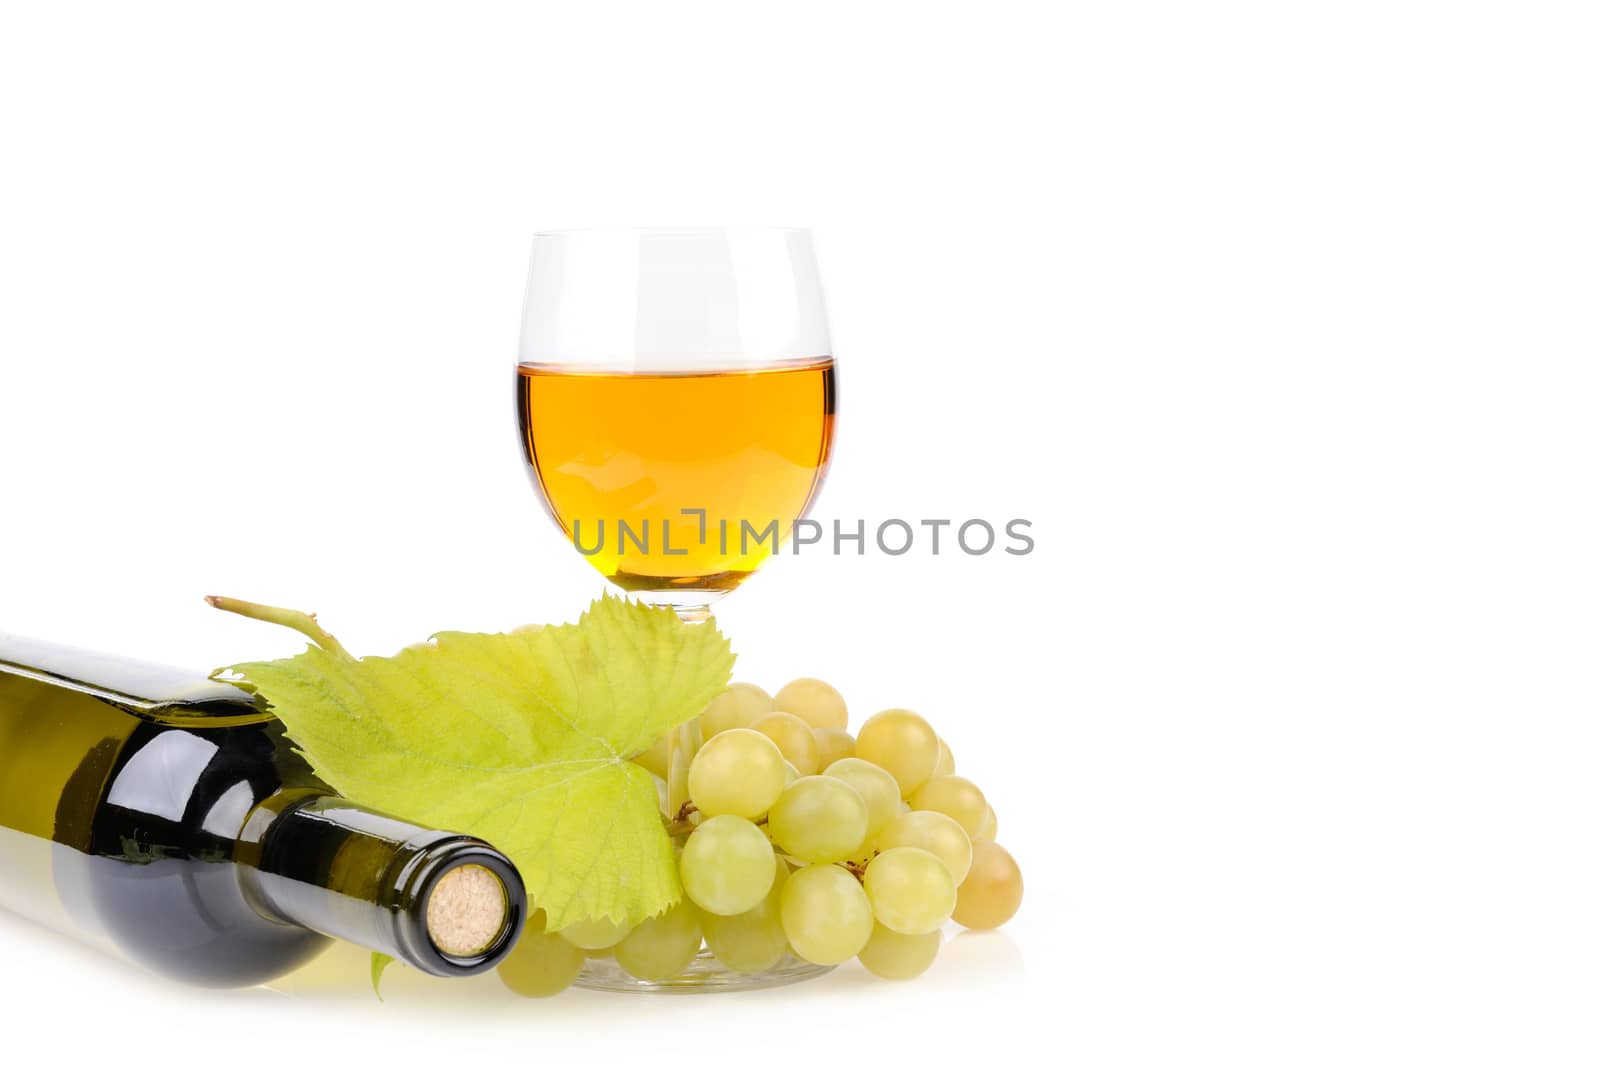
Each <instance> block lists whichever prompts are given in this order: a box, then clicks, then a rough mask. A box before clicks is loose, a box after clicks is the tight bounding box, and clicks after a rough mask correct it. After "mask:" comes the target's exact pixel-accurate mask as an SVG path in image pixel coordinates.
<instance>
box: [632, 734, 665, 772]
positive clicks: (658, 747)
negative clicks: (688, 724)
mask: <svg viewBox="0 0 1600 1065" xmlns="http://www.w3.org/2000/svg"><path fill="white" fill-rule="evenodd" d="M671 739H672V734H671V733H670V732H663V733H662V734H661V735H660V736H658V737H657V738H656V742H655V743H653V744H651V746H650V749H649V750H648V751H645V752H644V753H642V754H640V755H639V756H638V757H636V758H634V760H633V764H634V765H638V766H643V767H644V768H646V769H648V770H650V772H652V773H654V774H655V775H656V776H658V777H660V778H661V779H662V780H665V779H667V760H668V757H669V755H670V751H669V750H668V746H667V745H668V743H669V742H670V741H671Z"/></svg>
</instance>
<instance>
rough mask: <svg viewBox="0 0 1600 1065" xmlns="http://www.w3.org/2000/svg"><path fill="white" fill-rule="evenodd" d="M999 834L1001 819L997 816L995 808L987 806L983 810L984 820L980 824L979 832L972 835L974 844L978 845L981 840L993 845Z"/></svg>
mask: <svg viewBox="0 0 1600 1065" xmlns="http://www.w3.org/2000/svg"><path fill="white" fill-rule="evenodd" d="M999 834H1000V818H999V816H998V815H997V814H995V812H994V807H993V806H987V805H986V806H985V807H984V808H983V820H982V821H980V822H978V831H976V832H974V833H973V834H972V842H974V843H977V842H979V841H980V840H984V841H987V842H990V843H993V842H994V839H995V837H996V836H998V835H999Z"/></svg>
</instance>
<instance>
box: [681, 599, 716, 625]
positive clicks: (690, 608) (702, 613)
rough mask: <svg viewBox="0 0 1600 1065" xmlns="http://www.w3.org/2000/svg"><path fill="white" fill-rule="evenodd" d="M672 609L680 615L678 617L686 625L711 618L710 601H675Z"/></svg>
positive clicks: (696, 623)
mask: <svg viewBox="0 0 1600 1065" xmlns="http://www.w3.org/2000/svg"><path fill="white" fill-rule="evenodd" d="M672 610H673V612H674V613H676V614H677V615H678V619H679V620H680V621H682V622H683V623H684V624H686V625H698V624H700V623H701V622H702V621H710V620H711V605H710V604H709V603H684V604H682V605H679V604H677V603H674V604H673V606H672Z"/></svg>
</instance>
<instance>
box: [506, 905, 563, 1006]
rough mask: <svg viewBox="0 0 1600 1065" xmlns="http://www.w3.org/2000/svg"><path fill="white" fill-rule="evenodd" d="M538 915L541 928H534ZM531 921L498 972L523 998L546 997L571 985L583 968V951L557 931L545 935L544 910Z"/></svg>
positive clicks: (508, 985) (509, 986) (507, 985)
mask: <svg viewBox="0 0 1600 1065" xmlns="http://www.w3.org/2000/svg"><path fill="white" fill-rule="evenodd" d="M535 918H537V920H538V927H539V929H540V930H539V931H536V930H535V929H534V920H535ZM535 918H530V919H529V921H528V929H527V930H526V931H524V932H523V935H522V938H521V939H519V940H518V941H517V945H516V947H515V948H513V949H512V951H511V953H510V954H508V955H506V957H505V959H504V960H503V961H501V962H500V965H499V967H497V968H496V969H495V972H497V973H499V974H500V982H501V983H503V984H505V985H506V987H508V988H510V989H511V990H512V991H513V992H515V993H516V994H518V995H522V996H523V997H524V998H545V997H547V996H549V995H554V994H558V993H560V992H562V991H565V990H566V989H567V988H568V987H570V986H572V982H573V981H574V980H576V979H577V978H578V972H579V971H580V970H581V969H582V968H583V962H584V953H583V951H582V950H580V949H578V948H577V947H575V946H573V945H572V944H571V943H569V942H568V941H567V940H565V939H563V938H562V937H560V936H558V935H545V934H544V933H543V931H542V929H543V927H544V920H543V918H544V914H543V913H538V914H536V915H535Z"/></svg>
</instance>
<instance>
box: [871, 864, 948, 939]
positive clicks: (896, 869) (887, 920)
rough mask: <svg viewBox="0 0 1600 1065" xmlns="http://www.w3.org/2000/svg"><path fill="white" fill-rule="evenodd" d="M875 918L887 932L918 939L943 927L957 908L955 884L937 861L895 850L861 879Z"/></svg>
mask: <svg viewBox="0 0 1600 1065" xmlns="http://www.w3.org/2000/svg"><path fill="white" fill-rule="evenodd" d="M862 887H864V888H865V889H866V892H867V898H868V899H870V900H871V902H872V914H873V916H874V917H876V918H877V920H878V922H879V923H880V924H882V925H884V926H885V927H886V928H888V929H890V930H891V931H894V932H899V933H900V934H901V935H907V936H917V935H922V934H923V933H925V932H932V931H935V930H936V929H938V928H939V926H940V925H942V924H944V923H945V921H947V920H948V919H949V917H950V913H951V911H952V910H954V909H955V908H956V884H955V881H954V880H953V879H952V878H951V876H950V870H949V869H947V868H945V864H944V862H942V861H940V860H939V859H938V857H936V856H935V855H933V854H930V853H928V852H927V851H925V850H921V849H919V848H916V847H894V848H892V849H890V850H886V851H884V852H883V853H881V854H879V855H878V856H877V857H876V858H874V859H872V862H871V863H870V864H869V865H868V866H867V875H866V876H865V877H864V878H863V879H862Z"/></svg>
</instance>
